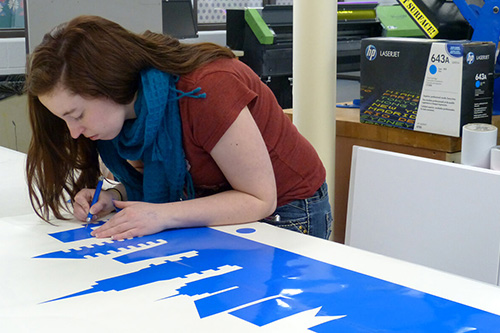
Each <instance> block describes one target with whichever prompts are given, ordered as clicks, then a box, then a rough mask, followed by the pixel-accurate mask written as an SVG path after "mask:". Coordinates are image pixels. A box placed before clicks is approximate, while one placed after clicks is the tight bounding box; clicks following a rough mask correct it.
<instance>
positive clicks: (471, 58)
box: [467, 52, 474, 65]
mask: <svg viewBox="0 0 500 333" xmlns="http://www.w3.org/2000/svg"><path fill="white" fill-rule="evenodd" d="M473 62H474V53H473V52H469V53H467V63H468V64H469V65H472V63H473Z"/></svg>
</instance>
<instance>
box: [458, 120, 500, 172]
mask: <svg viewBox="0 0 500 333" xmlns="http://www.w3.org/2000/svg"><path fill="white" fill-rule="evenodd" d="M497 132H498V129H497V127H496V126H493V125H491V124H478V123H471V124H467V125H464V126H463V128H462V164H465V165H472V166H477V167H481V168H489V167H490V155H491V148H492V147H495V146H496V145H497Z"/></svg>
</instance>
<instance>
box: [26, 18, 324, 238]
mask: <svg viewBox="0 0 500 333" xmlns="http://www.w3.org/2000/svg"><path fill="white" fill-rule="evenodd" d="M26 89H27V93H28V104H29V112H30V122H31V125H32V129H33V137H32V141H31V145H30V148H29V152H28V160H27V174H28V184H29V190H30V196H31V201H32V204H33V206H34V207H35V210H37V214H39V216H40V217H41V218H43V219H45V220H46V221H48V220H49V214H50V213H51V212H52V213H53V214H54V215H55V217H56V218H63V215H62V211H63V210H69V209H70V207H68V206H67V198H68V196H69V197H70V198H71V200H70V201H71V202H72V204H73V214H74V216H75V217H76V218H77V219H79V220H82V221H83V220H85V218H86V217H87V214H88V213H89V212H90V213H92V214H94V215H97V216H104V215H107V214H109V213H110V212H112V211H113V210H115V208H116V209H117V211H119V212H118V213H116V214H115V215H113V216H112V217H111V218H110V219H109V220H108V222H106V223H105V224H104V225H103V226H101V227H99V228H97V229H95V230H94V231H93V232H92V234H93V235H94V236H96V237H112V238H113V239H123V238H130V237H136V236H142V235H147V234H152V233H156V232H159V231H162V230H165V229H170V228H181V227H195V226H213V225H225V224H236V223H244V222H250V221H257V220H262V221H266V222H269V223H272V224H275V225H278V226H281V227H285V228H289V229H293V230H297V231H300V232H303V233H308V234H311V235H314V236H318V237H322V238H328V236H329V233H330V224H331V212H330V205H329V203H328V192H327V186H326V183H325V169H324V167H323V165H322V164H321V161H320V160H319V158H318V156H317V154H316V152H315V151H314V149H313V147H312V146H311V145H310V144H309V143H308V142H307V141H306V140H305V139H304V138H303V137H302V136H301V135H300V134H299V133H298V132H297V130H296V129H295V127H294V126H293V125H292V124H291V122H290V121H289V120H288V119H287V118H286V116H285V115H284V113H283V111H282V109H281V108H280V107H279V105H278V103H277V101H276V99H275V97H274V96H273V94H272V92H271V91H270V90H269V89H268V88H267V86H266V85H265V84H263V83H262V82H261V81H260V79H259V78H258V77H257V76H256V75H255V74H254V73H253V72H252V71H251V70H250V69H249V68H248V67H247V66H245V65H244V64H243V63H241V62H240V61H238V60H236V59H234V55H233V54H232V52H231V51H230V50H228V49H226V48H223V47H220V46H217V45H214V44H211V43H200V44H183V43H179V41H178V40H176V39H174V38H171V37H169V36H165V35H160V34H155V33H152V32H149V31H148V32H146V33H144V34H142V35H138V34H134V33H131V32H129V31H127V30H125V29H124V28H122V27H121V26H119V25H118V24H116V23H113V22H111V21H108V20H106V19H103V18H100V17H95V16H80V17H77V18H75V19H73V20H72V21H70V22H68V23H65V24H62V25H60V26H59V27H56V28H55V29H54V30H53V31H51V32H50V33H48V34H46V35H45V37H44V39H43V41H42V43H41V44H40V45H39V46H38V47H37V48H36V49H35V51H34V52H33V54H32V55H31V57H30V61H29V64H28V73H27V82H26ZM99 157H100V158H101V159H102V161H103V162H104V164H105V165H106V167H107V168H108V169H109V170H110V171H111V173H112V174H113V176H114V177H115V179H116V180H118V181H120V182H121V184H119V185H118V186H117V187H115V188H111V189H109V190H107V191H103V192H101V195H100V196H99V201H98V202H97V203H96V204H94V205H93V206H92V207H90V202H91V201H92V196H93V194H94V189H93V188H95V186H96V184H97V179H98V177H99V176H100V174H101V172H100V164H99Z"/></svg>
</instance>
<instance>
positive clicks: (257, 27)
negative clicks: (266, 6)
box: [245, 8, 274, 45]
mask: <svg viewBox="0 0 500 333" xmlns="http://www.w3.org/2000/svg"><path fill="white" fill-rule="evenodd" d="M245 21H246V22H247V23H248V26H249V27H250V29H252V31H253V33H254V34H255V37H257V39H258V40H259V42H260V43H261V44H263V45H271V44H273V43H274V34H273V32H272V31H271V29H269V27H268V26H267V24H266V22H264V19H263V18H262V16H261V15H260V13H259V12H258V11H257V9H254V8H248V9H246V10H245Z"/></svg>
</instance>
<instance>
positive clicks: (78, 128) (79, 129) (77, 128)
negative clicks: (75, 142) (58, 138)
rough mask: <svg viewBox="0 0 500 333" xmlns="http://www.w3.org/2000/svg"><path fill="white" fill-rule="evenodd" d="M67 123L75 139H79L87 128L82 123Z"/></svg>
mask: <svg viewBox="0 0 500 333" xmlns="http://www.w3.org/2000/svg"><path fill="white" fill-rule="evenodd" d="M66 125H67V126H68V129H69V134H70V135H71V137H72V138H73V139H77V138H78V137H79V136H80V135H81V134H82V133H83V131H84V130H85V128H84V127H83V126H82V125H79V124H77V123H76V122H69V121H67V122H66Z"/></svg>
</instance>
